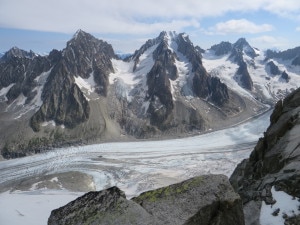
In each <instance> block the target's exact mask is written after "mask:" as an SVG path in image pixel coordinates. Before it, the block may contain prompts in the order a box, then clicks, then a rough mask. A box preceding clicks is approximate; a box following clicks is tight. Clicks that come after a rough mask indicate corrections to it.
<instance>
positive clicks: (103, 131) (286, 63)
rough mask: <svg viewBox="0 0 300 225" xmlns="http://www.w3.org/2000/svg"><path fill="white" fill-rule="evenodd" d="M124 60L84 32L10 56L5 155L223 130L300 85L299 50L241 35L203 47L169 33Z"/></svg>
mask: <svg viewBox="0 0 300 225" xmlns="http://www.w3.org/2000/svg"><path fill="white" fill-rule="evenodd" d="M122 58H123V59H121V58H120V57H119V56H118V55H117V54H116V53H115V52H114V50H113V48H112V46H111V45H110V44H108V43H107V42H105V41H102V40H99V39H97V38H95V37H93V36H92V35H90V34H88V33H86V32H84V31H82V30H79V31H77V32H76V34H75V35H74V36H73V38H72V39H71V40H70V41H68V42H67V44H66V47H65V48H64V49H63V50H61V51H58V50H52V51H51V52H50V53H49V55H46V56H40V55H38V54H35V53H34V52H32V51H30V52H27V51H24V50H21V49H18V48H17V47H14V48H12V49H10V50H9V51H8V52H6V53H4V55H3V56H2V57H1V58H0V120H1V127H0V140H1V144H0V148H1V154H2V155H3V156H4V157H5V158H11V157H19V156H24V155H27V154H30V153H36V152H40V151H42V150H45V149H47V148H53V147H58V146H63V145H74V144H86V143H96V142H101V141H120V140H132V139H135V138H138V139H141V138H161V137H178V136H185V135H188V134H195V133H199V132H207V131H210V130H214V129H220V128H224V127H227V126H230V125H232V124H235V123H238V122H241V121H243V120H245V119H248V118H251V117H253V116H255V115H257V114H260V113H262V112H264V111H266V110H267V109H268V108H270V107H271V106H273V105H274V103H275V102H277V101H278V100H279V99H281V98H283V97H284V96H286V95H287V94H288V93H290V92H291V91H293V90H295V89H296V88H297V87H298V84H299V83H300V77H299V75H300V48H299V47H298V48H294V49H289V50H286V51H281V52H275V51H271V50H267V51H265V52H263V51H261V50H259V49H257V48H254V47H252V46H251V45H250V44H249V43H248V42H247V41H246V39H244V38H240V39H239V40H237V42H235V43H233V44H232V43H229V42H221V43H220V44H216V45H213V46H212V47H211V48H210V49H207V50H203V49H202V48H201V47H199V46H194V45H193V43H192V42H191V41H190V39H189V37H188V35H187V34H185V33H180V34H177V33H176V32H165V31H163V32H161V33H160V34H159V36H158V37H156V38H154V39H150V40H148V41H147V42H146V43H145V44H144V45H142V46H141V48H140V49H138V50H136V51H135V52H134V54H132V55H128V56H126V57H122Z"/></svg>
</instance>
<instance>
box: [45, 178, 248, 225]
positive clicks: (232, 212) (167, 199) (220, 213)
mask: <svg viewBox="0 0 300 225" xmlns="http://www.w3.org/2000/svg"><path fill="white" fill-rule="evenodd" d="M48 224H49V225H59V224H61V225H63V224H72V225H79V224H99V225H100V224H105V225H108V224H114V225H117V224H122V225H127V224H128V225H129V224H143V225H144V224H154V225H160V224H161V225H166V224H172V225H179V224H182V225H183V224H185V225H196V224H202V225H243V224H244V217H243V212H242V204H241V200H240V197H239V196H238V195H237V194H236V193H235V192H234V191H233V189H232V187H231V186H230V184H229V182H228V179H227V177H226V176H223V175H206V176H200V177H195V178H192V179H189V180H186V181H184V182H182V183H178V184H174V185H170V186H168V187H164V188H159V189H157V190H153V191H148V192H145V193H142V194H141V195H140V196H138V197H136V198H133V199H132V200H126V197H125V195H124V193H123V192H122V191H120V190H119V189H118V188H116V187H113V188H109V189H107V190H104V191H101V192H90V193H87V194H86V195H84V196H82V197H80V198H78V199H76V200H74V201H72V202H70V203H69V204H67V205H66V206H63V207H61V208H59V209H56V210H53V211H52V213H51V216H50V218H49V220H48Z"/></svg>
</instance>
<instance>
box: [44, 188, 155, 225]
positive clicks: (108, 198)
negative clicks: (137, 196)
mask: <svg viewBox="0 0 300 225" xmlns="http://www.w3.org/2000/svg"><path fill="white" fill-rule="evenodd" d="M153 222H154V221H153V217H152V216H151V215H150V214H149V213H148V212H146V211H145V210H144V209H143V208H142V207H140V206H139V205H138V204H137V203H135V202H133V201H129V200H127V199H126V196H125V194H124V192H122V191H121V190H120V189H118V188H117V187H112V188H109V189H106V190H103V191H100V192H89V193H87V194H85V195H83V196H82V197H79V198H77V199H76V200H74V201H72V202H70V203H69V204H67V205H66V206H63V207H61V208H59V209H56V210H53V211H52V212H51V215H50V217H49V220H48V225H63V224H65V225H67V224H72V225H81V224H86V225H88V224H90V225H91V224H98V225H100V224H103V225H104V224H105V225H109V224H111V225H129V224H145V225H147V224H149V225H150V224H155V223H153Z"/></svg>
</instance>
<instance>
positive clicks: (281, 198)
mask: <svg viewBox="0 0 300 225" xmlns="http://www.w3.org/2000/svg"><path fill="white" fill-rule="evenodd" d="M271 192H272V196H273V198H274V199H275V200H276V203H275V204H274V205H267V204H266V203H265V202H263V203H262V207H261V211H260V224H261V225H284V219H283V215H284V214H286V215H287V216H289V217H291V216H295V215H299V214H300V211H299V207H300V202H299V198H293V197H292V196H290V195H288V194H287V193H285V192H283V191H275V188H274V186H273V187H272V189H271ZM276 209H280V211H279V213H278V215H277V216H273V215H272V213H273V212H274V211H275V210H276Z"/></svg>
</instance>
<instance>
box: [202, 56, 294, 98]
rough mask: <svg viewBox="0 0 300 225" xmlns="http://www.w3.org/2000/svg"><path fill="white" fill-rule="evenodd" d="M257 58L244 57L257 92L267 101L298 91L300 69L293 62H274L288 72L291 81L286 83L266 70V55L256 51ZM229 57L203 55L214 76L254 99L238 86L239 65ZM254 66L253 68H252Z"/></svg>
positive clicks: (206, 66) (204, 63)
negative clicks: (292, 64)
mask: <svg viewBox="0 0 300 225" xmlns="http://www.w3.org/2000/svg"><path fill="white" fill-rule="evenodd" d="M255 51H256V53H257V54H259V55H258V56H257V57H255V58H254V59H252V58H251V57H249V56H247V55H246V54H244V55H243V57H244V60H245V61H246V62H247V64H248V72H249V74H250V76H251V79H252V81H253V84H254V87H255V88H256V90H254V91H260V92H261V93H262V94H263V95H264V96H265V98H266V99H275V100H278V99H281V98H282V97H284V96H285V95H286V94H287V93H289V92H291V90H293V89H297V88H298V87H299V84H300V75H299V74H300V67H299V66H298V67H297V66H290V65H291V61H290V60H289V61H282V60H281V61H280V60H273V62H274V63H275V64H276V65H277V66H278V67H279V69H280V71H281V72H283V71H287V73H288V75H289V76H290V78H291V79H290V81H289V82H288V83H287V82H284V81H283V80H282V79H280V75H277V76H273V75H271V74H270V72H269V69H268V68H266V66H265V65H266V63H265V62H264V59H265V55H264V54H261V53H260V52H259V51H258V50H255ZM228 57H229V55H223V56H215V55H214V52H213V51H206V52H205V53H204V54H203V65H204V67H205V68H206V69H207V71H208V72H210V73H211V74H212V75H213V76H217V77H219V78H220V80H221V81H222V82H224V83H225V84H226V85H227V86H228V87H229V88H230V89H232V90H233V91H235V92H237V93H239V94H242V95H244V96H245V97H248V98H252V99H253V95H252V93H250V92H248V91H247V90H245V89H243V88H242V87H240V86H239V85H238V82H237V81H236V80H235V79H234V75H235V73H236V71H237V69H238V65H237V64H236V63H233V62H232V61H231V60H228ZM251 65H252V66H251Z"/></svg>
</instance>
